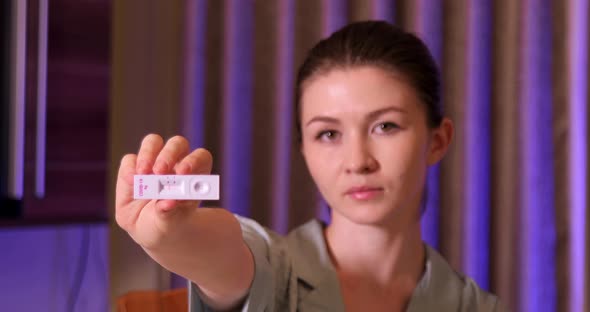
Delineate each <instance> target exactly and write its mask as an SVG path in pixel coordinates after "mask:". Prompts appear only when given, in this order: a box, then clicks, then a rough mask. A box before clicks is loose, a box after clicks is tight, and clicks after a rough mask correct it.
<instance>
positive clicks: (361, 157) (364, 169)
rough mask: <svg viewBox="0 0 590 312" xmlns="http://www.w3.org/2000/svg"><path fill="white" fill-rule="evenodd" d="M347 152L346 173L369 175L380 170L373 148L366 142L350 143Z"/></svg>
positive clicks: (356, 141) (354, 141) (355, 141)
mask: <svg viewBox="0 0 590 312" xmlns="http://www.w3.org/2000/svg"><path fill="white" fill-rule="evenodd" d="M347 145H348V148H347V150H346V151H345V157H346V162H345V166H346V168H345V169H346V173H355V174H368V173H372V172H374V171H375V170H377V169H378V165H379V164H378V162H377V160H376V159H375V158H374V157H373V153H372V151H371V148H370V146H369V144H368V142H366V141H365V140H362V139H355V140H351V141H350V142H349V144H347Z"/></svg>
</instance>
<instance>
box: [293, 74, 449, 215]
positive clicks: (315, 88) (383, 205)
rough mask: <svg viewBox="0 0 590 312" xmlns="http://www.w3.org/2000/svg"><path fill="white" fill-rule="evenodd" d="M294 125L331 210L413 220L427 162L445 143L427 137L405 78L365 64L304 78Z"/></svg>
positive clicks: (437, 156) (434, 159) (421, 111)
mask: <svg viewBox="0 0 590 312" xmlns="http://www.w3.org/2000/svg"><path fill="white" fill-rule="evenodd" d="M301 127H302V147H301V148H302V152H303V156H304V158H305V160H306V163H307V166H308V168H309V171H310V173H311V176H312V177H313V179H314V181H315V183H316V184H317V186H318V188H319V190H320V192H321V193H322V195H323V196H324V198H325V199H326V201H327V202H328V204H329V205H330V207H332V209H333V214H334V215H333V217H340V216H342V217H345V218H346V219H348V220H349V221H352V222H355V223H360V224H386V223H389V222H390V221H393V220H396V219H400V217H401V218H403V219H404V220H406V219H407V220H409V219H413V216H416V218H415V219H413V220H418V215H419V206H420V200H421V196H422V191H423V188H424V184H425V178H426V171H427V167H428V165H431V164H433V163H435V162H437V161H438V160H439V159H440V158H441V157H442V154H443V153H444V150H446V146H447V145H448V142H447V143H446V144H442V145H441V144H440V141H441V140H440V139H439V138H434V137H433V133H434V135H435V136H436V133H435V132H436V130H430V129H429V128H428V127H427V122H426V113H425V108H424V106H423V104H421V102H420V100H419V97H418V94H417V93H416V91H415V90H414V89H413V88H412V87H411V86H410V85H409V84H408V83H406V82H405V81H403V80H402V79H399V78H396V77H395V76H393V75H392V74H390V73H388V72H385V71H384V70H382V69H378V68H375V67H369V66H366V67H355V68H351V69H333V70H330V71H328V72H327V73H323V74H320V75H318V76H316V77H312V79H311V80H310V81H308V82H307V84H306V86H305V88H304V91H303V94H302V98H301ZM437 142H438V143H437ZM443 143H444V142H443ZM441 147H442V150H443V151H442V153H441V151H440V150H441Z"/></svg>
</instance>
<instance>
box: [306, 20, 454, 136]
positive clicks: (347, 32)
mask: <svg viewBox="0 0 590 312" xmlns="http://www.w3.org/2000/svg"><path fill="white" fill-rule="evenodd" d="M358 66H374V67H378V68H381V69H383V70H385V71H388V72H390V73H392V74H395V75H398V76H401V77H402V78H403V79H406V81H407V82H408V83H410V85H411V86H412V87H413V88H414V89H415V90H416V92H417V93H418V95H419V97H420V99H421V100H422V102H423V103H424V105H425V108H426V114H427V125H428V126H429V127H430V128H435V127H438V126H439V125H440V123H441V121H442V119H443V112H442V108H441V105H440V94H439V92H440V91H439V89H440V81H439V73H438V68H437V66H436V63H435V61H434V59H433V58H432V55H431V54H430V51H428V48H427V47H426V45H425V44H424V43H423V42H422V41H421V40H420V39H419V38H418V37H416V36H415V35H413V34H411V33H408V32H405V31H403V30H402V29H401V28H399V27H396V26H394V25H391V24H389V23H387V22H383V21H366V22H357V23H352V24H349V25H347V26H345V27H344V28H342V29H340V30H338V31H336V32H335V33H333V34H332V35H331V36H330V37H328V38H326V39H323V40H321V41H320V42H319V43H318V44H316V45H315V46H314V47H313V48H312V49H311V50H310V51H309V52H308V54H307V57H306V59H305V61H304V62H303V64H302V65H301V67H300V68H299V73H298V74H297V81H296V89H295V115H296V118H297V119H296V126H297V131H298V136H299V140H301V98H302V94H303V90H304V88H305V85H306V82H309V81H310V80H311V79H313V78H315V77H317V76H319V75H322V74H326V73H328V72H329V71H331V70H333V69H349V68H352V67H358Z"/></svg>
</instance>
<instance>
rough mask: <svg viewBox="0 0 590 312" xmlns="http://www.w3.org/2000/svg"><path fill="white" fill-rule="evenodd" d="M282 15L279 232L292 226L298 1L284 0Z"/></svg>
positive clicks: (279, 40) (275, 207)
mask: <svg viewBox="0 0 590 312" xmlns="http://www.w3.org/2000/svg"><path fill="white" fill-rule="evenodd" d="M279 10H280V13H279V14H280V16H281V18H280V19H279V31H278V37H277V45H278V47H277V49H278V51H279V55H278V66H277V72H276V77H277V78H278V79H277V81H278V92H277V93H276V95H277V97H276V101H277V105H278V109H277V110H276V116H275V121H276V127H275V129H277V133H276V135H275V149H274V153H275V154H274V168H273V174H274V176H273V181H274V192H273V210H272V227H273V229H274V230H276V231H278V232H279V233H285V232H287V230H288V227H289V193H290V190H289V185H290V184H289V174H290V171H291V143H292V136H291V129H292V127H293V118H294V116H293V104H294V103H293V97H294V93H293V86H294V79H293V77H294V75H295V73H294V70H293V63H294V56H293V46H294V41H295V15H294V14H295V0H282V1H281V2H280V6H279Z"/></svg>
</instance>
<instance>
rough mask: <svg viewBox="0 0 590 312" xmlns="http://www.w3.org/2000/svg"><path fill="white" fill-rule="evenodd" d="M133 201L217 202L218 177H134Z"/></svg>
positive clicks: (148, 175)
mask: <svg viewBox="0 0 590 312" xmlns="http://www.w3.org/2000/svg"><path fill="white" fill-rule="evenodd" d="M133 198H134V199H179V200H218V199H219V176H218V175H156V174H146V175H139V174H138V175H134V176H133Z"/></svg>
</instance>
